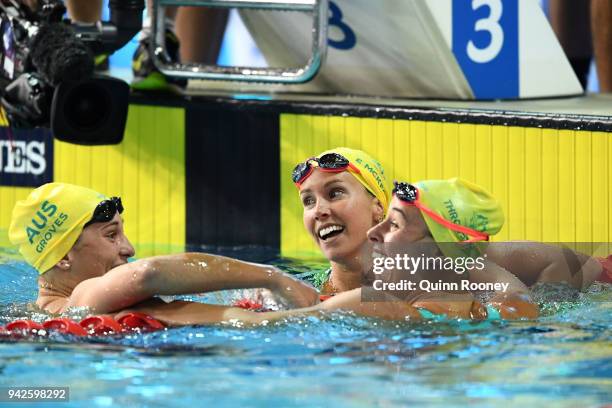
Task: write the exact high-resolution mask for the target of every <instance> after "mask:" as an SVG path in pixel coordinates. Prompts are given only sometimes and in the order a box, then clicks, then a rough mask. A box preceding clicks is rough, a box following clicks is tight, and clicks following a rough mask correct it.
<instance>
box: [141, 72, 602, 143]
mask: <svg viewBox="0 0 612 408" xmlns="http://www.w3.org/2000/svg"><path fill="white" fill-rule="evenodd" d="M282 89H283V88H279V86H278V85H276V86H266V85H263V84H228V83H224V82H210V81H209V82H203V81H190V83H189V88H188V90H187V91H186V93H185V95H184V96H182V97H181V96H177V97H175V98H171V99H173V100H169V99H168V98H164V99H159V98H156V97H151V95H145V94H142V95H140V96H139V95H136V96H135V97H134V99H135V102H137V103H145V104H149V103H161V104H168V103H170V104H178V105H188V104H192V103H195V104H205V105H209V104H219V105H228V107H229V106H232V107H233V108H238V109H245V110H250V109H253V110H263V111H270V110H272V111H276V112H283V113H301V114H314V115H340V116H346V115H348V116H357V117H375V118H391V119H410V120H426V121H431V120H433V121H442V122H456V123H472V124H489V125H506V126H521V127H539V128H552V129H571V130H586V131H603V132H612V94H587V95H580V96H571V97H563V98H548V99H530V100H520V101H456V100H425V99H398V98H385V97H371V96H354V95H321V94H305V93H297V92H289V91H283V90H282ZM181 101H182V102H181Z"/></svg>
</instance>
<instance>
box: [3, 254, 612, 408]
mask: <svg viewBox="0 0 612 408" xmlns="http://www.w3.org/2000/svg"><path fill="white" fill-rule="evenodd" d="M0 256H1V255H0ZM277 264H278V265H279V266H281V267H282V268H285V269H288V270H290V271H293V272H296V273H297V272H305V271H307V270H310V269H312V268H313V267H316V268H323V267H324V265H322V264H308V265H305V264H296V263H292V262H289V261H282V262H281V261H279V262H277ZM36 277H37V274H36V272H35V271H33V270H32V269H30V268H28V267H27V266H25V265H24V264H22V263H15V262H13V261H7V263H5V264H4V265H2V266H0V284H1V286H2V288H3V291H2V293H0V307H1V311H2V313H1V316H0V319H1V322H2V324H6V323H7V322H8V321H11V320H14V319H16V318H24V317H25V318H32V319H34V320H39V321H41V320H44V319H46V318H47V317H48V316H46V315H44V314H42V313H40V312H39V311H37V310H36V309H35V308H33V307H31V306H27V304H28V303H29V302H31V301H33V300H34V299H35V296H36V285H35V281H36ZM611 293H612V291H610V286H609V285H602V284H597V285H595V286H593V287H592V288H591V289H590V290H589V292H588V293H586V294H585V293H578V292H575V291H571V290H568V289H567V288H562V287H557V286H549V287H539V288H537V290H536V292H535V295H536V297H537V298H538V299H539V301H540V302H541V305H542V307H543V310H544V315H543V317H541V318H540V319H538V321H537V322H479V323H473V322H443V323H419V324H408V323H391V322H382V321H377V320H374V319H366V318H360V317H355V316H352V315H350V314H346V313H335V314H330V315H324V316H320V317H313V316H309V317H295V318H291V319H288V320H287V321H284V322H279V323H274V324H269V325H268V326H266V327H258V328H238V327H234V326H232V325H215V326H208V327H183V328H177V329H171V330H166V331H161V332H154V333H147V334H142V335H141V334H131V335H127V336H115V337H98V338H91V339H85V340H83V339H74V338H71V337H69V336H62V335H59V334H53V335H52V336H51V337H50V338H48V339H42V340H41V339H38V340H32V341H27V342H23V341H21V342H4V343H0V374H1V375H0V386H25V385H28V386H40V385H45V386H69V387H70V396H71V401H72V402H71V404H74V406H80V405H86V406H115V405H119V406H123V405H137V406H141V405H150V406H181V407H183V406H185V405H187V404H191V405H192V406H205V405H207V404H210V405H214V406H263V405H265V406H276V405H278V406H304V407H312V406H331V405H333V406H340V407H342V406H355V407H369V406H406V405H417V406H422V405H427V406H444V407H448V406H453V405H457V406H460V405H466V404H469V405H471V406H492V405H500V404H506V401H512V403H513V404H515V405H518V404H525V405H527V406H529V405H542V404H546V405H549V404H554V405H555V406H561V407H564V406H567V407H575V406H597V405H602V404H604V403H606V402H609V401H610V400H611V399H612V392H611V390H612V379H611V378H612V346H611V344H610V338H611V334H612V333H611V330H610V322H611V318H610V316H611V313H610V309H611V305H612V303H611V300H612V299H611V295H610V294H611ZM239 296H241V294H240V293H236V292H227V293H225V292H224V293H217V294H207V295H201V296H193V297H191V298H192V299H194V300H198V301H206V302H215V303H228V302H231V301H232V300H233V299H235V298H236V297H239ZM83 313H85V312H84V311H82V310H80V311H79V310H77V311H74V317H75V318H79V317H81V316H82V314H83Z"/></svg>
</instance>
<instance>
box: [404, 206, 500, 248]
mask: <svg viewBox="0 0 612 408" xmlns="http://www.w3.org/2000/svg"><path fill="white" fill-rule="evenodd" d="M408 204H410V203H408ZM412 205H414V206H416V207H417V208H418V209H419V210H421V211H423V212H424V213H425V214H427V215H428V216H429V218H431V219H432V220H434V221H435V222H437V223H438V224H440V225H442V226H443V227H446V228H448V229H450V230H453V231H456V232H461V233H463V234H465V235H468V236H471V237H473V238H471V239H468V240H467V241H463V242H478V241H488V240H489V235H488V234H486V233H484V232H480V231H476V230H475V229H472V228H469V227H465V226H463V225H460V224H455V223H454V222H450V221H448V220H446V219H444V218H443V217H442V216H440V215H439V214H438V213H436V212H434V211H432V210H431V209H429V208H427V206H425V205H423V204H422V203H421V202H420V201H415V202H414V203H412Z"/></svg>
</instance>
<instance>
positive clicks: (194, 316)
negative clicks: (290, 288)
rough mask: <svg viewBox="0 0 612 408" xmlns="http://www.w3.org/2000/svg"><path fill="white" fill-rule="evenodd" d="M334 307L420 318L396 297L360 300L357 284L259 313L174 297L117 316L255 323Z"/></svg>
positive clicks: (176, 321)
mask: <svg viewBox="0 0 612 408" xmlns="http://www.w3.org/2000/svg"><path fill="white" fill-rule="evenodd" d="M335 310H346V311H352V312H355V313H356V314H358V315H360V316H369V317H377V318H380V319H387V320H400V321H405V320H419V319H421V315H420V313H419V312H418V310H416V309H415V308H414V307H412V306H411V305H410V304H408V303H407V302H401V301H397V300H396V299H394V298H390V299H389V301H386V302H362V301H361V289H360V288H358V289H354V290H351V291H348V292H343V293H340V294H338V295H336V296H334V297H333V298H331V299H329V300H327V301H325V302H323V303H320V304H318V305H316V306H312V307H307V308H302V309H292V310H283V311H277V312H263V313H258V312H252V311H249V310H244V309H240V308H236V307H229V306H221V305H209V304H204V303H198V302H184V301H175V302H172V303H168V304H166V303H163V302H161V301H159V300H150V301H147V302H143V303H141V304H138V305H135V306H133V307H130V308H129V309H126V310H124V311H122V312H121V313H119V314H118V315H117V316H116V318H120V317H121V316H122V315H123V314H125V313H129V312H141V313H146V314H148V315H150V316H151V317H154V318H155V319H157V320H159V321H161V322H162V323H164V324H166V325H168V326H183V325H196V324H214V323H221V322H236V323H242V324H247V325H256V324H262V323H265V322H272V321H275V320H279V319H283V318H287V317H291V316H300V315H313V314H319V313H321V312H324V311H335Z"/></svg>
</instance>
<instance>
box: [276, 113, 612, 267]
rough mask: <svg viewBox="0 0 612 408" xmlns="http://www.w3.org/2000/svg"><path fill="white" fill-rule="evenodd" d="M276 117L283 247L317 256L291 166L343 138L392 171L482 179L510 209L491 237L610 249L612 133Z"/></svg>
mask: <svg viewBox="0 0 612 408" xmlns="http://www.w3.org/2000/svg"><path fill="white" fill-rule="evenodd" d="M280 121H281V123H280V129H281V130H280V134H281V140H280V149H281V152H280V154H281V174H280V183H281V240H280V241H281V255H282V256H286V257H294V258H320V257H321V255H320V252H319V249H318V248H317V247H316V246H315V244H314V242H313V240H312V238H311V237H310V236H309V235H308V234H307V233H306V231H305V229H304V227H303V223H302V205H301V203H300V201H299V198H298V194H297V190H296V188H295V185H294V184H293V183H292V181H291V177H290V175H291V171H292V170H293V167H294V166H295V165H296V164H297V163H298V162H300V161H303V160H304V159H305V158H308V157H311V156H314V155H315V154H317V153H320V152H322V151H324V150H327V149H330V148H333V147H337V146H347V147H352V148H357V149H362V150H364V151H366V152H368V153H370V154H371V155H372V156H374V157H375V158H376V159H378V160H379V161H380V162H381V163H382V164H383V166H384V168H385V171H386V173H387V177H388V178H389V179H390V180H407V181H418V180H423V179H438V178H451V177H457V176H459V177H463V178H465V179H467V180H469V181H472V182H475V183H477V184H479V185H482V186H483V187H485V188H486V189H488V190H489V191H490V192H491V193H493V195H494V196H495V197H496V198H497V199H498V200H500V202H501V203H502V206H503V208H504V212H505V214H506V224H505V225H504V227H503V229H502V230H501V231H500V233H499V234H498V235H496V236H495V238H494V239H493V241H507V240H535V241H542V242H590V243H596V244H594V245H593V247H592V252H593V253H595V254H596V255H600V256H603V255H607V254H609V253H611V252H612V246H610V245H609V244H607V243H609V242H611V241H612V214H611V212H612V210H611V209H610V207H611V205H610V204H612V188H611V184H612V166H611V165H610V164H609V163H610V159H611V158H612V133H604V132H587V131H570V130H554V129H540V128H523V127H512V126H491V125H472V124H458V123H443V122H423V121H416V120H414V121H413V120H397V119H373V118H355V117H337V116H312V115H297V114H283V115H281V119H280ZM597 243H606V244H604V245H600V244H597ZM582 249H583V250H585V247H584V246H582Z"/></svg>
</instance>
